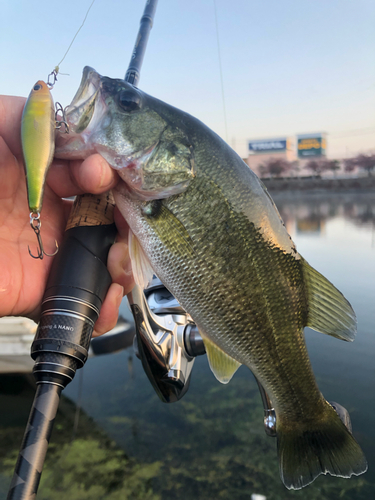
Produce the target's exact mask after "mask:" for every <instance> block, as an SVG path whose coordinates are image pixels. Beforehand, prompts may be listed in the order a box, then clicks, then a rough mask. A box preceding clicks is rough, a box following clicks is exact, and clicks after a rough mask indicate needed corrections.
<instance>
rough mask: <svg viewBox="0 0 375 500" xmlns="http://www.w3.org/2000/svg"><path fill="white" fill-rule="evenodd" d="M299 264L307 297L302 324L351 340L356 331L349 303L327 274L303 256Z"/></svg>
mask: <svg viewBox="0 0 375 500" xmlns="http://www.w3.org/2000/svg"><path fill="white" fill-rule="evenodd" d="M302 264H303V275H304V281H305V285H306V290H307V298H308V318H307V324H306V326H309V327H310V328H312V329H313V330H317V331H318V332H321V333H325V334H327V335H331V336H332V337H336V338H338V339H341V340H346V341H348V342H352V341H353V340H354V337H355V334H356V332H357V319H356V316H355V312H354V311H353V309H352V306H351V305H350V304H349V302H348V301H347V300H346V298H345V297H344V296H343V294H342V293H341V292H339V291H338V290H337V288H336V287H335V286H333V285H332V283H331V282H329V281H328V280H327V278H325V277H324V276H323V275H321V274H320V273H319V272H318V271H316V270H315V269H314V268H313V267H311V266H310V265H309V264H308V263H307V262H306V261H305V260H304V259H302Z"/></svg>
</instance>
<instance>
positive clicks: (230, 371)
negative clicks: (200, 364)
mask: <svg viewBox="0 0 375 500" xmlns="http://www.w3.org/2000/svg"><path fill="white" fill-rule="evenodd" d="M203 342H204V346H205V348H206V352H207V357H208V363H209V365H210V368H211V370H212V372H213V374H214V375H215V377H216V378H217V379H218V381H219V382H221V383H222V384H227V383H228V382H229V381H230V379H231V378H232V377H233V375H234V374H235V373H236V371H237V370H238V368H239V367H240V366H241V363H239V362H238V361H236V360H235V359H233V358H232V357H231V356H228V354H225V352H224V351H222V350H221V349H219V347H217V346H216V345H215V344H214V343H213V342H211V340H208V339H207V338H203Z"/></svg>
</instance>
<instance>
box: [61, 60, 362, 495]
mask: <svg viewBox="0 0 375 500" xmlns="http://www.w3.org/2000/svg"><path fill="white" fill-rule="evenodd" d="M67 120H68V123H69V126H70V135H69V137H65V138H61V139H60V146H59V147H58V148H57V155H58V157H60V158H84V157H86V156H88V155H89V154H91V153H93V152H99V153H100V154H101V155H102V156H103V157H104V158H105V159H106V160H108V162H109V163H110V164H111V166H112V167H113V168H114V169H116V170H117V171H118V173H119V175H120V176H121V178H122V179H123V182H122V183H121V184H120V185H119V187H118V188H117V190H116V191H115V192H114V195H115V199H116V204H117V206H118V207H119V209H120V211H121V213H122V214H123V216H124V217H125V219H126V220H127V222H128V223H129V225H130V228H131V235H130V236H131V243H130V247H131V254H132V264H133V270H134V274H135V276H136V277H137V281H138V282H139V283H140V284H144V283H145V281H147V279H148V278H147V275H148V272H149V270H150V269H151V273H152V272H155V273H156V274H157V275H158V277H159V278H160V279H161V280H162V281H163V283H164V284H165V286H166V287H167V288H168V289H169V290H170V292H171V293H172V294H173V295H174V296H175V297H176V298H177V299H178V301H179V302H180V303H181V305H182V306H183V307H184V308H185V309H186V310H187V312H188V313H189V314H190V315H191V316H192V318H193V320H194V321H195V322H196V324H197V326H198V328H199V331H200V333H201V335H202V337H203V339H204V343H205V346H206V351H207V355H208V360H209V364H210V367H211V369H212V371H213V373H214V374H215V376H216V377H217V378H218V380H220V381H221V382H223V383H227V382H228V381H229V380H230V379H231V377H232V376H233V374H234V373H235V371H236V370H237V368H238V367H239V366H240V365H241V364H244V365H246V366H248V367H249V368H250V369H251V370H252V371H253V373H254V374H255V376H256V377H257V378H258V379H259V381H260V382H261V383H262V385H263V386H264V388H265V389H266V391H267V393H268V394H269V396H270V398H271V401H272V403H273V405H274V408H275V411H276V416H277V429H276V430H277V449H278V456H279V463H280V474H281V478H282V480H283V482H284V484H285V486H286V487H287V488H289V489H291V488H293V489H299V488H302V487H303V486H305V485H307V484H309V483H311V482H312V481H313V480H314V479H315V478H316V477H317V476H319V475H320V474H326V473H330V474H331V475H334V476H341V477H351V476H352V475H359V474H362V473H363V472H365V471H366V469H367V464H366V459H365V457H364V455H363V452H362V450H361V448H360V447H359V445H358V444H357V442H356V441H355V439H354V438H353V436H352V434H351V433H350V432H349V431H348V429H347V428H346V427H345V425H344V424H343V422H342V421H341V420H340V418H339V417H338V415H337V413H336V412H335V410H334V409H333V408H332V406H331V405H330V404H329V403H328V402H327V401H326V400H325V399H324V397H323V396H322V394H321V392H320V391H319V388H318V386H317V384H316V381H315V377H314V374H313V371H312V368H311V365H310V362H309V358H308V354H307V350H306V346H305V341H304V334H303V329H304V327H305V326H309V327H311V328H313V329H315V330H318V331H320V332H322V333H326V334H328V335H332V336H334V337H337V338H339V339H342V340H346V341H351V340H353V338H354V335H355V332H356V319H355V314H354V312H353V310H352V308H351V306H350V304H349V302H348V301H347V300H346V299H345V298H344V297H343V295H342V294H341V293H340V292H339V291H338V290H337V289H336V288H335V287H334V286H333V285H332V284H331V283H330V282H329V281H328V280H327V279H326V278H324V277H323V276H322V275H321V274H320V273H319V272H318V271H316V270H315V269H313V268H312V267H311V266H310V265H309V264H308V263H307V262H306V261H305V260H304V259H303V257H302V256H301V255H300V254H299V253H298V252H297V250H296V247H295V245H294V243H293V241H292V240H291V238H290V236H289V235H288V233H287V231H286V229H285V226H284V224H283V222H282V220H281V218H280V215H279V213H278V211H277V209H276V207H275V205H274V203H273V201H272V199H271V197H270V196H269V194H268V193H267V190H266V189H265V187H264V186H263V184H262V183H261V182H260V180H259V179H258V178H257V177H256V175H255V174H254V173H253V172H252V171H251V170H250V169H249V167H248V166H247V165H246V164H245V163H244V162H243V160H242V159H241V158H240V157H239V156H238V155H237V154H236V153H235V152H234V151H233V150H232V149H231V148H230V147H229V146H228V145H227V144H226V143H225V142H224V141H223V140H221V139H220V138H219V137H218V136H217V135H216V134H215V133H214V132H213V131H212V130H210V129H209V128H208V127H206V126H205V125H204V124H202V123H201V122H200V121H199V120H197V119H195V118H194V117H192V116H190V115H189V114H187V113H185V112H183V111H180V110H178V109H176V108H173V107H172V106H169V105H168V104H166V103H164V102H161V101H159V100H157V99H155V98H153V97H151V96H149V95H147V94H145V93H143V92H141V91H140V90H138V89H136V88H135V87H133V86H132V85H130V84H128V83H125V82H124V81H123V80H114V79H110V78H107V77H101V76H100V75H99V74H98V73H96V72H95V71H94V70H93V69H91V68H88V67H86V68H85V69H84V74H83V78H82V82H81V85H80V88H79V89H78V92H77V94H76V96H75V97H74V99H73V101H72V103H71V105H70V107H69V108H68V111H67Z"/></svg>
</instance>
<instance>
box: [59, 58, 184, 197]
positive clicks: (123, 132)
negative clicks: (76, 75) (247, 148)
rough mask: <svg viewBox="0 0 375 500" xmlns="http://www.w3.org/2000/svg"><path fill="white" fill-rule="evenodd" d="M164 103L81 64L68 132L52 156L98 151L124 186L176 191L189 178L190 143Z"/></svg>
mask: <svg viewBox="0 0 375 500" xmlns="http://www.w3.org/2000/svg"><path fill="white" fill-rule="evenodd" d="M165 106H166V105H165V104H164V103H162V102H161V101H159V100H157V99H155V98H153V97H151V96H149V95H147V94H146V93H144V92H142V91H140V90H139V89H137V88H136V87H134V86H133V85H131V84H130V83H127V82H125V81H124V80H121V79H113V78H108V77H103V76H101V75H99V73H97V72H96V71H95V70H94V69H93V68H90V67H88V66H86V67H85V68H84V70H83V76H82V80H81V84H80V86H79V89H78V91H77V93H76V95H75V96H74V98H73V100H72V102H71V104H70V105H69V106H68V108H67V109H66V121H67V123H68V125H69V134H62V133H60V134H59V135H58V138H57V141H56V144H57V147H56V153H55V156H56V157H57V158H67V159H83V158H86V157H87V156H89V155H90V154H93V153H95V152H96V153H99V154H101V155H102V156H103V157H104V158H105V159H106V160H107V161H108V163H109V164H110V165H111V167H112V168H114V169H115V170H117V171H118V173H119V175H120V177H121V178H122V179H123V180H124V181H125V184H126V187H124V189H127V190H128V192H129V194H130V195H132V196H136V197H138V198H140V199H143V200H151V199H160V198H166V197H169V196H171V195H173V194H178V193H180V192H182V191H184V190H185V189H186V188H187V186H188V184H189V182H190V180H191V179H192V178H193V177H194V158H193V147H192V146H191V141H190V140H189V137H188V134H187V132H186V131H185V130H184V128H183V126H179V125H178V124H176V123H175V121H174V120H173V119H171V114H170V112H169V114H168V112H166V110H165ZM169 108H171V109H172V110H173V109H174V108H172V107H169Z"/></svg>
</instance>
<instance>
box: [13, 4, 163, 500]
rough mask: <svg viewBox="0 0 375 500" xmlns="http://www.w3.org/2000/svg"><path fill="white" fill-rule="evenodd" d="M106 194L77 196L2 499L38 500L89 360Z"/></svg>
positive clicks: (147, 17)
mask: <svg viewBox="0 0 375 500" xmlns="http://www.w3.org/2000/svg"><path fill="white" fill-rule="evenodd" d="M156 6H157V0H147V2H146V6H145V9H144V13H143V16H142V18H141V23H140V27H139V31H138V35H137V39H136V43H135V47H134V50H133V53H132V57H131V61H130V64H129V68H128V71H127V73H126V76H125V80H126V81H129V82H130V83H132V84H133V85H137V83H138V81H139V75H140V70H141V66H142V62H143V57H144V53H145V50H146V46H147V41H148V38H149V34H150V31H151V28H152V24H153V19H154V15H155V10H156ZM114 205H115V203H114V199H113V195H112V193H111V192H107V193H104V194H102V195H82V196H78V197H77V198H76V200H75V202H74V205H73V208H72V211H71V214H70V217H69V220H68V224H67V227H66V231H65V234H64V238H63V241H62V244H61V246H60V250H59V252H58V254H57V256H56V257H55V258H54V260H53V263H52V266H51V271H50V274H49V277H48V281H47V285H46V289H45V293H44V297H43V301H42V313H41V318H40V322H39V326H38V329H37V332H36V335H35V339H34V342H33V344H32V346H31V356H32V358H33V359H34V360H35V365H34V369H33V374H34V377H35V380H36V383H37V389H36V394H35V398H34V401H33V404H32V408H31V411H30V415H29V420H28V423H27V426H26V431H25V434H24V437H23V441H22V444H21V450H20V452H19V455H18V459H17V463H16V466H15V470H14V474H13V478H12V481H11V484H10V489H9V492H8V496H7V500H31V499H35V497H36V494H37V490H38V486H39V481H40V477H41V474H42V469H43V464H44V460H45V456H46V453H47V448H48V442H49V439H50V436H51V432H52V428H53V424H54V420H55V417H56V412H57V409H58V405H59V399H60V395H61V392H62V390H63V389H64V388H65V387H66V386H67V385H68V384H69V383H70V382H71V381H72V380H73V378H74V375H75V372H76V370H77V369H78V368H82V367H83V366H84V364H85V362H86V360H87V357H88V348H89V344H90V340H91V336H92V332H93V329H94V325H95V322H96V320H97V319H98V317H99V313H100V308H101V305H102V303H103V300H104V298H105V296H106V294H107V291H108V288H109V286H110V284H111V282H112V280H111V276H110V274H109V272H108V269H107V257H108V252H109V249H110V247H111V245H112V244H113V243H114V241H115V237H116V227H115V224H114V220H113V211H114Z"/></svg>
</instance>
